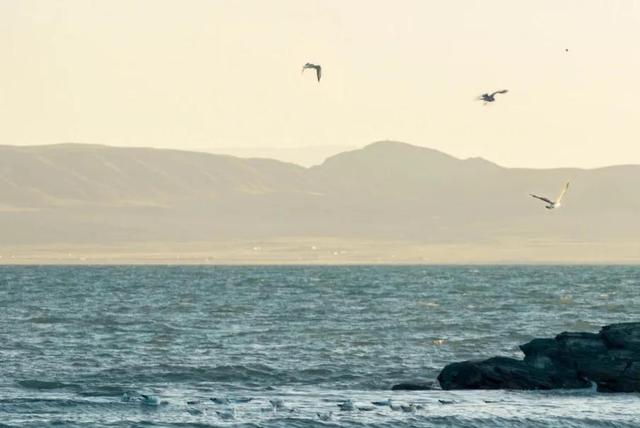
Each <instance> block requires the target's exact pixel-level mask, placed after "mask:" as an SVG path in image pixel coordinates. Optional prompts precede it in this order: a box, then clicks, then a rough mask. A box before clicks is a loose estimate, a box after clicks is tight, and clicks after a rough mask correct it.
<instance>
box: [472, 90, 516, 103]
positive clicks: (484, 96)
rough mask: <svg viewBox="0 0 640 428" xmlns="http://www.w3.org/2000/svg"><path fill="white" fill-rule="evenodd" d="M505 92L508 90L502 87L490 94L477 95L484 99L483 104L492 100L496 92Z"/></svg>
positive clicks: (494, 98)
mask: <svg viewBox="0 0 640 428" xmlns="http://www.w3.org/2000/svg"><path fill="white" fill-rule="evenodd" d="M507 92H509V90H508V89H503V90H501V91H495V92H492V93H490V94H482V95H480V96H479V97H478V99H479V100H481V101H484V104H485V105H486V104H487V103H492V102H494V101H495V100H496V95H497V94H506V93H507Z"/></svg>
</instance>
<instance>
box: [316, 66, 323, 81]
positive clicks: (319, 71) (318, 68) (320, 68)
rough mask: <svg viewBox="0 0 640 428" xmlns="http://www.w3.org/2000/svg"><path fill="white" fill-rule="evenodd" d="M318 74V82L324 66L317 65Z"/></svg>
mask: <svg viewBox="0 0 640 428" xmlns="http://www.w3.org/2000/svg"><path fill="white" fill-rule="evenodd" d="M316 75H317V76H318V82H319V81H320V78H321V77H322V67H320V66H317V67H316Z"/></svg>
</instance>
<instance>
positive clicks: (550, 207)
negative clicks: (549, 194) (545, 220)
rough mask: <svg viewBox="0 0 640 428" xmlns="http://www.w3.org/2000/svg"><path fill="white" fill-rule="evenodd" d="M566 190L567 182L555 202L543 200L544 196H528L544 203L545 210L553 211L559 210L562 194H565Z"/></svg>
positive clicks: (567, 187)
mask: <svg viewBox="0 0 640 428" xmlns="http://www.w3.org/2000/svg"><path fill="white" fill-rule="evenodd" d="M568 189H569V182H568V181H567V183H566V184H565V185H564V189H562V192H560V194H559V195H558V197H557V198H556V200H555V201H552V200H551V199H549V198H545V197H544V196H538V195H534V194H532V193H530V195H531V196H532V197H534V198H536V199H540V200H541V201H544V202H546V203H547V205H545V206H544V207H545V208H546V209H548V210H553V209H555V208H560V206H561V204H560V202H561V201H562V198H563V197H564V194H565V193H567V190H568Z"/></svg>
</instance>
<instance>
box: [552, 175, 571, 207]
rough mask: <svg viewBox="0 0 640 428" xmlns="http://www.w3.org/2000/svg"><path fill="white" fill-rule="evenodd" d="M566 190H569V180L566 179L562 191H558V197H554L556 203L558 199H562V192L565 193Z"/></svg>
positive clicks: (558, 201)
mask: <svg viewBox="0 0 640 428" xmlns="http://www.w3.org/2000/svg"><path fill="white" fill-rule="evenodd" d="M567 190H569V182H568V181H567V182H566V183H565V185H564V188H563V189H562V192H560V194H559V195H558V198H557V199H556V202H555V203H556V204H559V203H560V201H561V200H562V198H563V197H564V194H565V193H567Z"/></svg>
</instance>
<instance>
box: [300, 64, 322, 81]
mask: <svg viewBox="0 0 640 428" xmlns="http://www.w3.org/2000/svg"><path fill="white" fill-rule="evenodd" d="M307 68H313V69H314V70H316V77H317V78H318V82H319V81H320V78H321V77H322V67H321V66H319V65H316V64H311V63H310V62H308V63H306V64H305V65H304V67H302V72H303V73H304V71H305V70H306V69H307Z"/></svg>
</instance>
